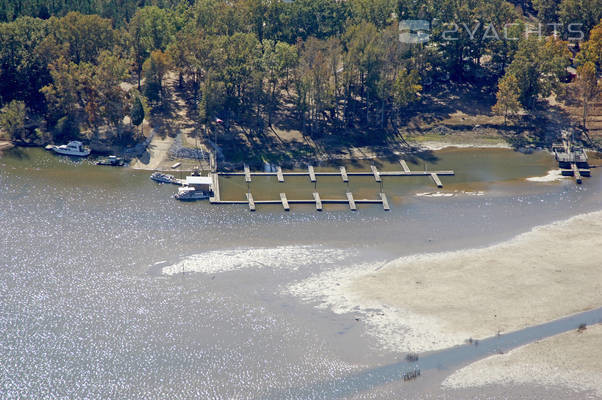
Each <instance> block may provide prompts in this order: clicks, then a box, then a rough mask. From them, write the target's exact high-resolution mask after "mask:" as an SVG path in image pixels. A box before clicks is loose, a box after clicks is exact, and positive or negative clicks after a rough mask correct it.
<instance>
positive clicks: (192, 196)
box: [174, 193, 209, 201]
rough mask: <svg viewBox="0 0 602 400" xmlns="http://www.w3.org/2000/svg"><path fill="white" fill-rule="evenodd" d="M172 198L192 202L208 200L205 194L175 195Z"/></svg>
mask: <svg viewBox="0 0 602 400" xmlns="http://www.w3.org/2000/svg"><path fill="white" fill-rule="evenodd" d="M174 197H175V198H176V199H177V200H180V201H194V200H207V199H208V198H209V195H208V194H207V193H186V194H176V195H175V196H174Z"/></svg>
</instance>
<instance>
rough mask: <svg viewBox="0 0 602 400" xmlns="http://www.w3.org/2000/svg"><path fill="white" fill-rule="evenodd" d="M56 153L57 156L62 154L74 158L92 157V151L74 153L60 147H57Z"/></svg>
mask: <svg viewBox="0 0 602 400" xmlns="http://www.w3.org/2000/svg"><path fill="white" fill-rule="evenodd" d="M52 150H54V152H55V153H57V154H61V155H63V156H73V157H88V156H89V155H90V150H85V151H73V150H65V149H61V148H58V147H55V148H54V149H52Z"/></svg>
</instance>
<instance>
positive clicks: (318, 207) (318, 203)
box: [314, 192, 322, 211]
mask: <svg viewBox="0 0 602 400" xmlns="http://www.w3.org/2000/svg"><path fill="white" fill-rule="evenodd" d="M314 200H315V201H316V210H317V211H322V200H321V199H320V193H318V192H314Z"/></svg>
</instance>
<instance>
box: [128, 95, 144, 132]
mask: <svg viewBox="0 0 602 400" xmlns="http://www.w3.org/2000/svg"><path fill="white" fill-rule="evenodd" d="M130 118H131V120H132V124H133V125H134V126H140V134H142V133H143V131H142V123H143V122H144V106H143V105H142V101H141V100H140V97H139V96H136V97H135V99H134V105H133V106H132V111H131V113H130Z"/></svg>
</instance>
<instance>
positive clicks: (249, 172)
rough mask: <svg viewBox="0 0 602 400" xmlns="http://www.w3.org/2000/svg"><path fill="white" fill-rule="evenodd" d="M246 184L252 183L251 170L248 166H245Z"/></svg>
mask: <svg viewBox="0 0 602 400" xmlns="http://www.w3.org/2000/svg"><path fill="white" fill-rule="evenodd" d="M245 182H247V183H250V182H251V170H250V169H249V166H248V165H247V164H245Z"/></svg>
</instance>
